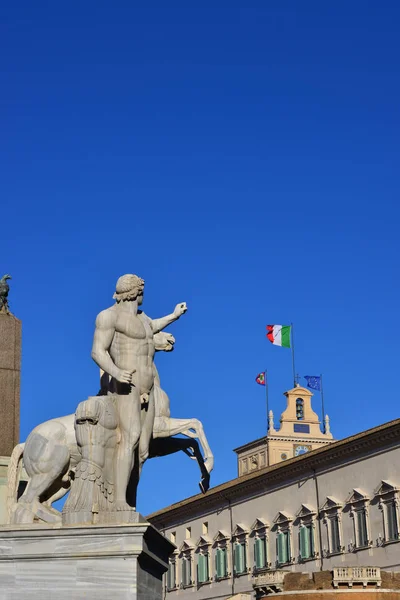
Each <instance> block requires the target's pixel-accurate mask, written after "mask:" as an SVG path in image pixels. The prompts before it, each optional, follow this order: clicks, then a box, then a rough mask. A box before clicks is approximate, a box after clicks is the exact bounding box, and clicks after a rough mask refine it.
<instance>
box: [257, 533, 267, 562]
mask: <svg viewBox="0 0 400 600" xmlns="http://www.w3.org/2000/svg"><path fill="white" fill-rule="evenodd" d="M254 562H255V565H256V569H264V568H265V566H266V564H267V561H266V540H265V538H256V540H255V542H254Z"/></svg>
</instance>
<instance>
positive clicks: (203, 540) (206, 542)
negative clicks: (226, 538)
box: [196, 535, 212, 548]
mask: <svg viewBox="0 0 400 600" xmlns="http://www.w3.org/2000/svg"><path fill="white" fill-rule="evenodd" d="M211 544H212V539H211V538H210V537H208V535H201V536H200V537H199V539H198V540H197V542H196V546H197V547H198V548H201V547H202V546H210V545H211Z"/></svg>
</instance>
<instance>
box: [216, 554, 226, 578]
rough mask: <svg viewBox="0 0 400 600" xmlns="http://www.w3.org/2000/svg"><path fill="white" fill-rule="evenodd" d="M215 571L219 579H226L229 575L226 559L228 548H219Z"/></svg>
mask: <svg viewBox="0 0 400 600" xmlns="http://www.w3.org/2000/svg"><path fill="white" fill-rule="evenodd" d="M215 571H216V574H217V579H221V578H222V577H226V576H227V573H228V569H227V559H226V548H217V551H216V553H215Z"/></svg>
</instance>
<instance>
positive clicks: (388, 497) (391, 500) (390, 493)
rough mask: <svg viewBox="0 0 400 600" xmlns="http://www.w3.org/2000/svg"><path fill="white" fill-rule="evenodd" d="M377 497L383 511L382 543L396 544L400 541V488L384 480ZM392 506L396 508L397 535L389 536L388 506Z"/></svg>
mask: <svg viewBox="0 0 400 600" xmlns="http://www.w3.org/2000/svg"><path fill="white" fill-rule="evenodd" d="M375 497H377V498H378V507H379V509H380V510H381V512H382V523H383V539H382V541H381V545H383V546H384V545H386V544H395V543H396V542H399V541H400V515H399V488H398V487H397V486H395V485H393V484H391V483H390V482H389V481H384V480H382V481H381V483H380V485H379V487H378V489H377V490H376V491H375ZM389 506H392V507H393V510H394V517H395V520H394V525H395V528H396V535H395V537H390V536H389V531H388V530H389V519H388V507H389Z"/></svg>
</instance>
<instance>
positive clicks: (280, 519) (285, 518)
mask: <svg viewBox="0 0 400 600" xmlns="http://www.w3.org/2000/svg"><path fill="white" fill-rule="evenodd" d="M291 521H293V517H292V516H291V515H289V514H288V513H286V512H284V511H283V510H282V511H280V512H278V514H277V515H276V517H275V519H274V523H275V525H280V524H281V523H290V522H291Z"/></svg>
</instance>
